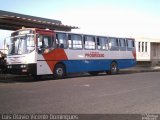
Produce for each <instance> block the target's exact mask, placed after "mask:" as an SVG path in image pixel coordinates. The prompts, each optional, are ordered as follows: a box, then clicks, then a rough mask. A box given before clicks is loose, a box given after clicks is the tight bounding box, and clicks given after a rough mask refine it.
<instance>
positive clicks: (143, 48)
mask: <svg viewBox="0 0 160 120" xmlns="http://www.w3.org/2000/svg"><path fill="white" fill-rule="evenodd" d="M142 52H144V42H142Z"/></svg>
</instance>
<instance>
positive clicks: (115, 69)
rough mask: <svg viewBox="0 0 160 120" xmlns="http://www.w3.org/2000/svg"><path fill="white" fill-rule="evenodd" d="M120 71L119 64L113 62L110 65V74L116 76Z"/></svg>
mask: <svg viewBox="0 0 160 120" xmlns="http://www.w3.org/2000/svg"><path fill="white" fill-rule="evenodd" d="M118 71H119V69H118V64H117V63H116V62H112V63H111V65H110V70H109V71H108V74H110V75H115V74H117V73H118Z"/></svg>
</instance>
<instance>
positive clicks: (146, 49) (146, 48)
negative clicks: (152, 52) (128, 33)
mask: <svg viewBox="0 0 160 120" xmlns="http://www.w3.org/2000/svg"><path fill="white" fill-rule="evenodd" d="M147 51H148V50H147V42H145V52H147Z"/></svg>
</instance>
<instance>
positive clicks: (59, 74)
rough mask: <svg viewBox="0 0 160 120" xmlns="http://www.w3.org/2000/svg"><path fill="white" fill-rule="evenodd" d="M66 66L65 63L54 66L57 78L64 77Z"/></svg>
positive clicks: (54, 75) (54, 74)
mask: <svg viewBox="0 0 160 120" xmlns="http://www.w3.org/2000/svg"><path fill="white" fill-rule="evenodd" d="M65 73H66V71H65V67H64V65H63V64H57V65H56V66H55V68H54V71H53V77H54V78H55V79H61V78H64V76H65Z"/></svg>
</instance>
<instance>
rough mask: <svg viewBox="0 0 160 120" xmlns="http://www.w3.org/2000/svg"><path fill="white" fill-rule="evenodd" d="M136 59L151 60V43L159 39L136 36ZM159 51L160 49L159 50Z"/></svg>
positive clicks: (158, 41) (159, 41)
mask: <svg viewBox="0 0 160 120" xmlns="http://www.w3.org/2000/svg"><path fill="white" fill-rule="evenodd" d="M135 40H136V53H137V55H136V56H137V61H151V60H152V58H151V52H152V51H151V43H157V44H158V43H160V39H152V38H136V39H135ZM159 52H160V51H159Z"/></svg>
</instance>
